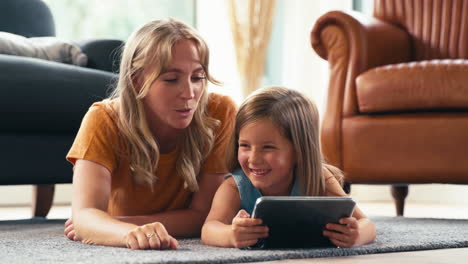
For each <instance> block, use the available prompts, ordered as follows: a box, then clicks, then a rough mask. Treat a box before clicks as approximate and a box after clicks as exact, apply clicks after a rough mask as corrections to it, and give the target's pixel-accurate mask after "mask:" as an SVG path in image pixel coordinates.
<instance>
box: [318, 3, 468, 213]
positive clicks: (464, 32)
mask: <svg viewBox="0 0 468 264" xmlns="http://www.w3.org/2000/svg"><path fill="white" fill-rule="evenodd" d="M311 44H312V47H313V49H314V50H315V51H316V52H317V54H318V55H319V56H321V57H322V58H323V59H325V60H328V62H329V65H330V82H329V87H328V99H327V107H326V112H325V115H324V118H323V122H322V128H321V144H322V148H323V153H324V156H325V158H326V159H327V161H328V162H330V163H331V164H333V165H335V166H337V167H339V168H341V169H342V170H343V171H344V172H345V181H346V185H347V186H348V187H349V186H350V184H352V183H362V184H392V194H393V197H394V198H395V203H396V207H397V214H398V215H403V209H404V199H405V197H406V195H407V193H408V184H412V183H452V184H467V183H468V60H467V59H468V0H454V1H447V0H432V1H429V0H428V1H422V0H414V1H411V0H375V1H374V17H372V18H371V17H367V16H365V15H363V14H361V13H358V12H341V11H331V12H328V13H326V14H325V15H323V16H321V17H320V18H319V19H318V20H317V22H316V24H315V25H314V27H313V29H312V32H311ZM348 191H349V190H348Z"/></svg>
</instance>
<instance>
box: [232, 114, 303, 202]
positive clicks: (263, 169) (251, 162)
mask: <svg viewBox="0 0 468 264" xmlns="http://www.w3.org/2000/svg"><path fill="white" fill-rule="evenodd" d="M238 143H239V149H238V156H237V159H238V160H239V164H240V165H241V167H242V170H243V171H244V173H245V174H246V175H247V177H248V178H249V179H250V181H251V182H252V184H253V185H254V186H255V187H256V188H257V189H259V190H260V192H261V193H262V194H263V195H289V194H290V192H291V188H292V185H293V169H294V166H295V164H296V158H295V154H294V147H293V145H292V143H291V142H290V141H289V140H288V139H287V138H285V137H284V136H283V135H282V134H281V133H280V131H279V129H278V128H276V127H275V126H274V124H273V123H272V122H271V120H269V119H261V120H256V121H252V122H249V123H247V124H246V125H245V126H244V127H242V128H241V130H240V131H239V142H238Z"/></svg>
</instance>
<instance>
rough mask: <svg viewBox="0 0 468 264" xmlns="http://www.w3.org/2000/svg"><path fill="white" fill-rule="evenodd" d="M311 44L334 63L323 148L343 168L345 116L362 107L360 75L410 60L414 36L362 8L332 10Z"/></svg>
mask: <svg viewBox="0 0 468 264" xmlns="http://www.w3.org/2000/svg"><path fill="white" fill-rule="evenodd" d="M311 44H312V47H313V49H314V50H315V51H316V52H317V54H318V55H319V56H321V57H322V58H323V59H325V60H328V62H329V67H330V80H329V87H328V98H327V106H326V111H325V115H324V118H323V122H322V127H321V134H322V137H321V138H322V139H321V140H322V146H323V152H324V155H325V157H326V159H327V161H328V162H330V163H331V164H333V165H335V166H338V167H340V168H342V166H341V165H342V164H341V161H342V160H341V149H342V144H341V128H342V127H341V126H342V119H343V118H344V117H347V116H353V115H356V114H358V111H359V110H358V105H357V97H356V77H357V76H358V75H359V74H361V73H362V72H364V71H367V70H368V69H370V68H373V67H376V66H379V65H385V64H391V63H399V62H405V61H408V60H409V57H410V47H411V46H410V37H409V35H408V34H407V32H405V31H404V30H402V29H400V28H398V27H396V26H394V25H391V24H388V23H385V22H383V21H381V20H378V19H375V18H371V17H366V16H365V15H363V14H361V13H358V12H353V11H350V12H343V11H331V12H328V13H326V14H324V15H322V16H321V17H320V18H319V19H318V20H317V22H316V23H315V25H314V27H313V29H312V31H311Z"/></svg>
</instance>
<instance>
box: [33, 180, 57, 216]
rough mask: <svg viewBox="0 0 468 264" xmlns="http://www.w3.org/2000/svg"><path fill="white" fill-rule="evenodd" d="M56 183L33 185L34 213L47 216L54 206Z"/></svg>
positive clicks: (34, 214)
mask: <svg viewBox="0 0 468 264" xmlns="http://www.w3.org/2000/svg"><path fill="white" fill-rule="evenodd" d="M54 192H55V185H54V184H44V185H34V186H33V201H32V215H33V216H34V217H38V216H39V217H46V216H47V214H48V213H49V211H50V208H51V207H52V201H53V199H54Z"/></svg>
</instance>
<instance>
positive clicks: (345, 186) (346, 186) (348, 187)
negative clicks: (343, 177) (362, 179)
mask: <svg viewBox="0 0 468 264" xmlns="http://www.w3.org/2000/svg"><path fill="white" fill-rule="evenodd" d="M343 190H344V191H345V193H346V194H349V193H350V192H351V183H350V182H347V181H345V182H344V183H343Z"/></svg>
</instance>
